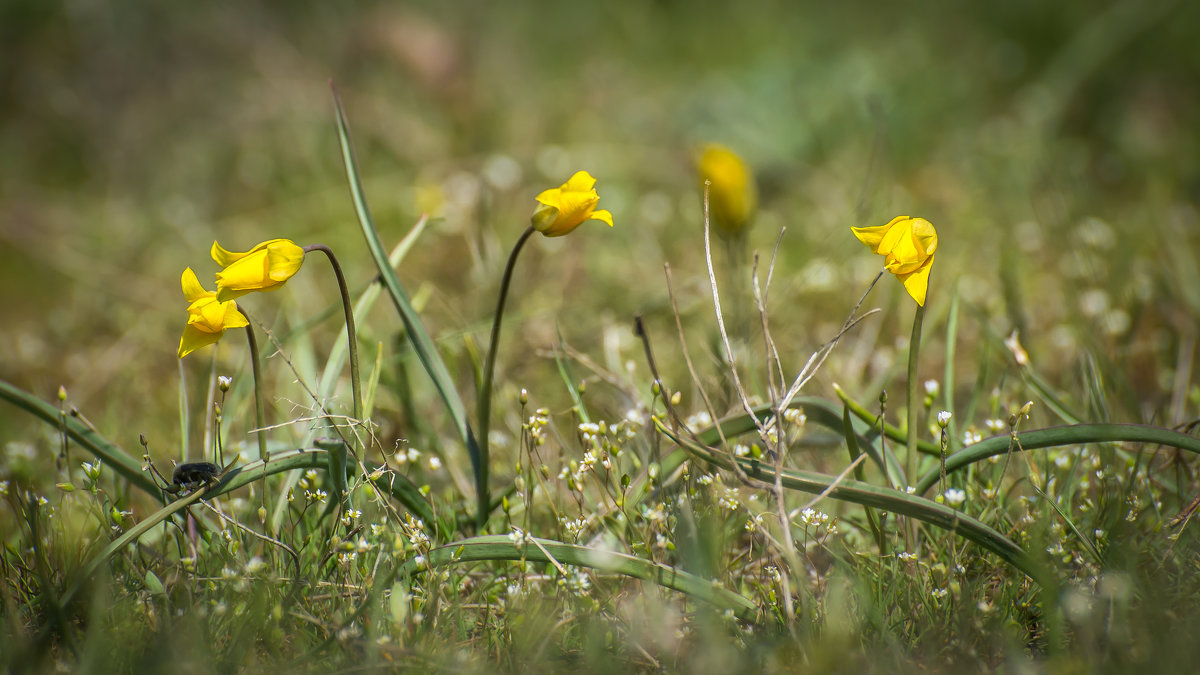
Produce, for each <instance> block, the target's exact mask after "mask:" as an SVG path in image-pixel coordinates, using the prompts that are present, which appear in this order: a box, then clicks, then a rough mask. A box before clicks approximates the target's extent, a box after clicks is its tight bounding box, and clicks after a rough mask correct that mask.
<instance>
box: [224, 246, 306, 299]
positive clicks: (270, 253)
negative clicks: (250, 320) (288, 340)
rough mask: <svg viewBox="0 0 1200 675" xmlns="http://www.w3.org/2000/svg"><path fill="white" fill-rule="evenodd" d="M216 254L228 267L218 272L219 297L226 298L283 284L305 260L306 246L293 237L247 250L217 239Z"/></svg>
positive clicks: (271, 289) (273, 288) (271, 288)
mask: <svg viewBox="0 0 1200 675" xmlns="http://www.w3.org/2000/svg"><path fill="white" fill-rule="evenodd" d="M212 257H213V260H216V261H217V264H218V265H220V266H221V267H224V268H225V269H223V270H221V271H220V272H217V300H220V301H221V302H225V301H226V300H232V299H234V298H238V297H241V296H243V295H245V294H247V293H250V292H253V291H273V290H275V289H276V288H279V287H280V286H282V285H283V282H285V281H287V280H288V279H291V278H292V275H293V274H295V273H296V272H297V271H298V270H299V269H300V265H302V264H304V249H302V248H300V247H299V246H297V245H296V244H294V243H293V242H292V241H291V240H290V239H272V240H270V241H264V242H263V243H261V244H259V245H258V246H255V247H254V248H252V249H250V250H249V251H246V252H245V253H234V252H233V251H226V250H225V249H223V248H221V245H220V244H218V243H217V242H215V241H214V242H213V245H212Z"/></svg>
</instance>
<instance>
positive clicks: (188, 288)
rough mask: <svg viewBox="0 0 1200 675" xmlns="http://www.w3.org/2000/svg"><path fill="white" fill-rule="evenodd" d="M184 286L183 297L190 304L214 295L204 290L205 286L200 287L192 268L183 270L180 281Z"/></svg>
mask: <svg viewBox="0 0 1200 675" xmlns="http://www.w3.org/2000/svg"><path fill="white" fill-rule="evenodd" d="M180 282H181V285H182V286H183V297H184V298H186V299H187V301H188V302H195V301H197V300H199V299H200V298H207V297H210V296H212V295H213V293H212V291H206V290H204V286H201V285H200V280H199V279H197V278H196V273H195V272H193V271H192V268H190V267H189V268H187V269H185V270H183V277H182V278H181V279H180Z"/></svg>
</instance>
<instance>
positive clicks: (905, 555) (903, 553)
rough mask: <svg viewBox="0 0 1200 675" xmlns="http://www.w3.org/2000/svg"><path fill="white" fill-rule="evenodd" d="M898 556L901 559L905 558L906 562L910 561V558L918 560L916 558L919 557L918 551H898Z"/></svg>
mask: <svg viewBox="0 0 1200 675" xmlns="http://www.w3.org/2000/svg"><path fill="white" fill-rule="evenodd" d="M896 557H897V558H899V559H900V560H903V561H905V562H908V561H910V560H916V559H917V554H916V553H909V552H908V551H901V552H900V553H897V554H896Z"/></svg>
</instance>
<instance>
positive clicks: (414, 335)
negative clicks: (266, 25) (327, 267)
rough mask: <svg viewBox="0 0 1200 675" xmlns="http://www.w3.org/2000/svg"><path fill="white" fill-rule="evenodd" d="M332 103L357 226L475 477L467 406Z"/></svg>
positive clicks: (476, 457)
mask: <svg viewBox="0 0 1200 675" xmlns="http://www.w3.org/2000/svg"><path fill="white" fill-rule="evenodd" d="M330 87H331V88H332V83H330ZM333 104H334V109H335V111H336V113H337V127H338V140H339V142H340V143H341V148H342V160H343V162H344V163H345V166H346V179H347V181H348V182H349V184H350V195H351V197H352V198H353V200H354V209H355V212H356V213H357V214H358V223H359V226H361V228H362V231H363V235H364V237H366V240H367V248H368V249H370V251H371V257H372V258H373V259H374V260H375V266H376V267H377V268H378V269H379V278H380V280H381V281H382V282H383V285H384V288H386V289H387V292H388V295H390V296H391V298H392V303H393V304H394V305H395V306H396V311H397V312H399V313H400V320H401V321H403V322H404V328H405V330H407V331H408V339H409V341H410V342H411V343H412V346H413V350H414V351H415V352H416V353H417V358H418V359H420V361H421V365H422V366H424V367H425V372H427V373H429V377H430V379H432V380H433V385H434V388H436V389H437V391H438V394H439V395H440V396H441V398H442V401H443V402H444V403H445V404H446V409H447V411H448V412H449V413H450V417H451V419H452V420H453V421H454V426H455V428H456V429H457V431H458V435H459V437H460V438H461V439H462V441H463V443H464V444H465V445H466V448H467V453H468V454H469V455H470V457H471V465H472V468H473V469H474V471H475V475H476V477H478V476H479V475H480V473H481V471H482V466H481V464H480V450H479V443H478V442H477V441H476V439H475V432H474V431H473V430H472V429H471V425H470V422H469V421H468V419H467V411H466V407H465V406H464V405H463V402H462V399H461V398H460V397H459V395H458V390H457V389H456V388H455V386H454V379H453V378H451V377H450V371H449V370H447V369H446V364H445V362H444V361H443V360H442V357H441V355H439V354H438V351H437V346H436V345H434V343H433V339H432V338H430V337H429V332H428V331H426V330H425V324H423V323H422V322H421V317H420V316H419V315H418V314H417V312H416V310H414V309H413V307H412V302H411V301H410V299H409V297H408V293H406V292H405V291H404V287H403V286H402V285H401V284H400V279H399V278H397V277H396V273H395V272H394V271H393V270H392V268H391V265H389V264H388V260H387V253H386V252H385V250H384V248H383V242H382V241H381V240H380V238H379V231H378V230H377V229H376V228H375V222H374V220H372V218H371V212H370V210H369V209H368V208H367V198H366V195H365V194H363V188H362V182H361V181H360V180H359V177H358V165H357V162H356V161H355V159H354V147H353V144H352V143H351V140H350V128H349V125H348V124H347V122H346V114H345V112H344V111H343V110H342V102H341V100H340V99H339V98H338V95H337V91H336V90H334V92H333ZM464 496H466V495H464Z"/></svg>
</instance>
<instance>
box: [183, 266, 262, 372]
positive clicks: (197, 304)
mask: <svg viewBox="0 0 1200 675" xmlns="http://www.w3.org/2000/svg"><path fill="white" fill-rule="evenodd" d="M181 283H182V286H183V297H184V298H186V299H187V301H188V302H190V303H192V304H191V305H189V306H188V322H187V327H186V328H184V329H183V337H181V338H180V339H179V358H181V359H182V358H183V357H185V356H187V355H188V354H191V353H192V352H194V351H196V350H197V349H199V348H201V347H204V346H206V345H211V344H214V343H215V342H217V341H218V340H220V339H221V336H222V335H224V334H225V330H226V329H229V328H241V327H243V326H246V325H249V323H250V322H249V321H248V320H247V319H246V317H245V315H243V314H242V313H241V312H239V311H238V309H237V305H236V304H235V303H234V302H233V301H232V300H230V301H226V302H221V301H220V300H217V294H216V293H213V292H212V291H206V290H204V287H203V286H201V285H200V280H199V279H197V278H196V273H195V272H193V271H192V268H190V267H189V268H187V269H185V270H184V271H183V278H182V279H181Z"/></svg>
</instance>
